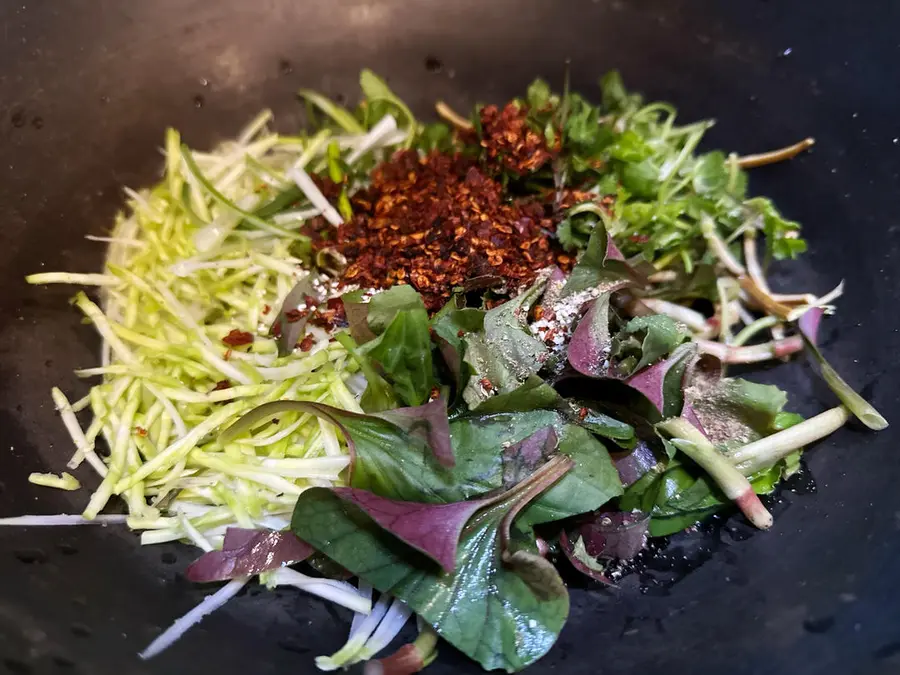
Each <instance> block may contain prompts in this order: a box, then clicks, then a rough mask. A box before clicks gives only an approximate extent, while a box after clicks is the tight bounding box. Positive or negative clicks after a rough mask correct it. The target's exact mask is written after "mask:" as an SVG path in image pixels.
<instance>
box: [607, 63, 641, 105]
mask: <svg viewBox="0 0 900 675" xmlns="http://www.w3.org/2000/svg"><path fill="white" fill-rule="evenodd" d="M600 91H601V92H602V94H603V108H604V110H606V111H607V112H609V113H622V112H627V111H630V110H634V109H636V108H638V107H640V105H641V98H640V96H637V95H635V94H629V93H628V91H627V90H626V89H625V84H624V83H623V82H622V76H621V75H620V74H619V71H617V70H611V71H609V72H608V73H606V75H604V76H603V77H602V78H601V79H600Z"/></svg>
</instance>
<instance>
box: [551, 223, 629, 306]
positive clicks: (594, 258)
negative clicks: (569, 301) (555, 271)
mask: <svg viewBox="0 0 900 675" xmlns="http://www.w3.org/2000/svg"><path fill="white" fill-rule="evenodd" d="M609 252H610V247H609V236H608V235H607V232H606V227H604V226H603V223H599V222H598V223H597V225H596V227H594V230H593V232H591V237H590V239H589V241H588V245H587V248H586V249H585V251H584V253H583V254H582V255H581V258H580V259H579V260H578V264H577V265H575V267H574V268H573V269H572V273H571V274H570V275H569V280H568V281H567V282H566V285H565V287H564V288H563V294H565V295H571V294H573V293H580V292H581V291H584V290H587V289H589V288H599V289H600V290H601V291H612V290H613V289H617V288H622V287H623V286H625V285H626V284H627V283H628V281H629V280H630V274H629V269H628V265H627V264H626V263H625V262H623V261H621V260H614V259H611V258H610V257H609Z"/></svg>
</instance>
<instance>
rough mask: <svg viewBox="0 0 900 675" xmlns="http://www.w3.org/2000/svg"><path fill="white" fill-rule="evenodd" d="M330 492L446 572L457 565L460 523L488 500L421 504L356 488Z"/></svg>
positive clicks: (335, 489) (462, 525)
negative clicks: (380, 495)
mask: <svg viewBox="0 0 900 675" xmlns="http://www.w3.org/2000/svg"><path fill="white" fill-rule="evenodd" d="M333 492H334V493H335V494H336V495H337V496H338V497H340V498H341V499H343V500H344V501H347V502H350V503H351V504H355V505H356V506H358V507H359V508H361V509H362V510H363V511H365V512H366V513H367V514H368V515H369V517H371V518H372V520H374V521H375V522H376V523H378V525H379V526H380V527H382V528H384V529H385V530H387V531H388V532H390V533H391V534H393V535H394V536H395V537H397V538H398V539H401V540H403V541H404V542H406V543H407V544H409V545H410V546H412V547H413V548H415V549H417V550H419V551H421V552H422V553H424V554H425V555H427V556H428V557H430V558H432V559H433V560H434V561H435V562H437V563H438V564H439V565H440V566H441V567H443V568H444V569H445V570H447V571H448V572H452V571H453V569H454V567H455V566H456V545H457V543H458V542H459V537H460V534H461V533H462V529H463V527H465V525H466V523H467V522H468V521H469V518H471V517H472V515H473V514H474V513H475V512H476V511H477V510H478V509H480V508H482V507H483V506H484V505H485V504H487V503H488V501H489V500H484V499H476V500H472V501H467V502H454V503H451V504H422V503H419V502H401V501H397V500H394V499H385V498H384V497H379V496H378V495H376V494H374V493H372V492H369V491H368V490H358V489H356V488H334V490H333Z"/></svg>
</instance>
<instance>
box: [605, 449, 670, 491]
mask: <svg viewBox="0 0 900 675" xmlns="http://www.w3.org/2000/svg"><path fill="white" fill-rule="evenodd" d="M613 463H614V464H615V465H616V471H618V472H619V479H620V480H621V481H622V485H623V486H624V487H628V486H629V485H631V484H632V483H636V482H637V481H638V479H639V478H641V476H643V475H644V474H645V473H647V472H648V471H649V470H650V469H652V468H653V467H654V466H656V465H657V464H658V463H659V459H657V457H656V453H654V452H653V450H652V449H651V448H650V446H649V445H647V444H646V443H645V442H644V441H641V440H639V441H638V442H637V444H636V445H635V446H634V449H633V450H631V451H630V452H628V453H623V454H621V455H613Z"/></svg>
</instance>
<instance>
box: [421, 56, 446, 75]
mask: <svg viewBox="0 0 900 675" xmlns="http://www.w3.org/2000/svg"><path fill="white" fill-rule="evenodd" d="M443 69H444V64H443V62H442V61H441V60H440V59H439V58H438V57H436V56H430V55H429V56H426V57H425V70H427V71H428V72H429V73H439V72H441V71H442V70H443Z"/></svg>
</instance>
